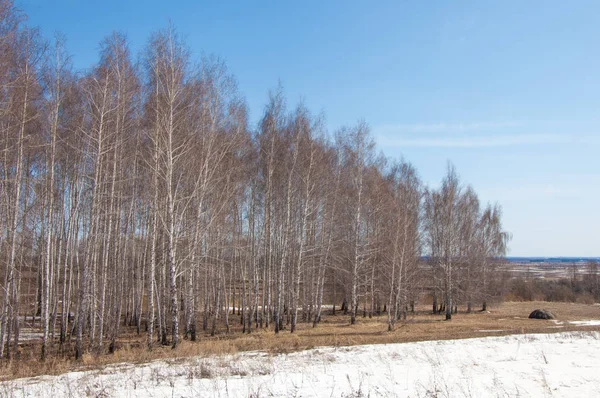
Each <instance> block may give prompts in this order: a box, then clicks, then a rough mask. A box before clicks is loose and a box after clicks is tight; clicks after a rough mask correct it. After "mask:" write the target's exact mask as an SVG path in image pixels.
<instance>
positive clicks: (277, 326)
mask: <svg viewBox="0 0 600 398" xmlns="http://www.w3.org/2000/svg"><path fill="white" fill-rule="evenodd" d="M24 21H25V15H24V14H22V13H21V12H18V11H17V10H16V9H15V8H14V6H13V4H12V2H11V1H9V0H0V48H1V51H0V131H1V132H0V151H1V156H0V175H1V181H0V195H1V199H0V225H1V229H0V284H1V286H0V287H1V289H0V296H1V297H0V306H1V307H0V310H1V314H0V357H3V358H9V357H10V356H11V354H14V353H16V352H17V351H18V350H17V347H18V344H19V339H20V337H19V336H20V335H19V333H20V329H21V327H22V326H23V316H30V317H34V316H35V317H36V318H35V319H39V327H40V330H41V331H42V336H43V337H42V344H41V357H42V359H43V358H45V357H47V355H48V353H49V349H50V348H51V347H60V348H62V347H63V346H65V347H70V346H71V344H72V343H73V342H74V346H75V349H74V353H75V356H76V357H77V358H81V356H82V354H83V353H85V352H86V351H89V350H91V351H95V352H103V351H105V350H109V351H113V350H114V349H115V344H116V342H117V339H118V338H119V336H120V335H122V334H123V333H124V331H125V330H126V329H127V330H130V328H132V327H133V328H134V329H135V330H137V333H145V334H146V335H147V345H148V347H149V348H152V346H153V345H154V344H157V343H161V344H170V345H172V346H173V347H176V346H177V344H178V342H179V341H180V339H181V338H189V339H191V340H195V339H196V338H197V328H202V330H204V331H206V332H207V333H212V334H214V333H216V332H217V328H218V327H222V328H224V329H225V330H226V331H229V328H230V325H231V322H232V321H233V320H232V318H231V316H232V315H233V314H235V313H236V312H237V316H236V318H235V321H236V322H241V326H242V330H243V332H247V333H250V332H251V331H252V330H254V329H256V328H273V330H274V331H275V332H276V333H277V332H279V331H281V330H282V329H283V328H289V330H290V331H291V332H294V331H295V330H296V328H297V325H298V323H299V322H311V323H312V324H313V325H314V326H317V325H318V323H319V321H320V320H321V317H322V315H323V311H324V309H323V308H324V307H323V306H324V304H332V303H333V304H334V307H333V311H334V312H335V311H336V307H335V305H336V304H340V303H342V308H341V310H343V311H344V312H345V313H347V314H348V317H349V321H350V323H352V324H354V323H355V322H357V317H358V314H359V313H360V308H361V306H362V310H363V315H364V316H367V315H368V316H372V315H373V314H376V313H377V314H378V313H383V312H385V313H386V314H387V319H388V324H389V329H390V330H391V329H393V328H394V325H395V324H396V322H397V321H398V320H399V319H402V317H403V316H404V317H405V316H406V312H407V311H408V310H409V307H410V306H411V304H412V305H414V300H415V299H416V297H417V295H418V294H419V292H423V291H428V292H431V294H432V296H433V298H434V304H433V310H434V311H435V312H439V311H444V312H445V314H446V318H447V319H450V318H451V316H452V312H453V309H454V310H456V306H457V305H459V304H461V305H466V306H467V307H468V310H469V311H471V310H472V307H473V305H474V303H475V302H478V303H480V304H482V305H483V308H484V309H485V305H486V304H485V303H486V301H487V300H488V298H489V295H490V294H491V288H490V286H491V284H492V283H493V279H494V275H495V270H496V265H497V260H498V259H499V258H501V257H503V256H504V254H505V252H506V243H507V240H508V234H507V233H506V232H504V231H503V229H502V224H501V211H500V208H499V207H498V206H494V205H485V206H482V205H481V204H480V202H479V199H478V197H477V194H476V193H475V191H474V190H473V189H472V188H470V187H468V186H464V185H463V184H462V183H461V182H460V180H459V177H458V174H457V173H456V171H455V170H454V168H453V166H451V165H449V167H448V172H447V175H446V177H445V178H444V179H443V182H442V185H441V187H440V188H439V189H436V190H433V189H428V188H425V187H424V186H423V184H422V183H421V181H420V180H419V177H418V174H417V172H416V170H415V169H414V168H413V167H412V166H411V165H410V164H409V163H407V162H405V161H402V160H401V161H396V160H391V159H388V158H385V157H384V156H382V155H378V154H376V152H375V148H374V142H373V139H372V137H371V136H370V135H369V127H368V126H367V124H365V123H364V122H360V123H358V124H356V125H355V126H352V127H345V128H341V129H340V130H338V131H337V132H335V133H333V134H329V133H328V132H327V131H326V130H325V127H324V123H323V119H322V117H320V116H315V115H313V114H311V113H310V111H309V110H308V109H306V107H305V106H304V105H302V104H300V105H298V106H296V107H294V108H291V109H290V108H289V107H288V106H287V104H286V100H285V97H284V95H283V93H282V90H281V88H278V89H277V90H275V91H273V92H272V93H271V94H270V96H269V98H268V102H267V105H266V107H265V109H264V114H263V116H262V119H261V120H260V122H259V124H258V126H257V127H256V128H251V127H250V126H249V123H248V116H247V109H246V105H245V103H244V100H243V98H242V97H241V95H240V93H239V92H238V91H237V89H236V83H235V79H234V78H233V77H232V76H231V74H230V73H229V72H228V71H227V69H226V67H225V65H224V63H223V62H222V61H221V60H219V59H218V58H214V57H207V58H203V59H202V61H201V62H199V63H195V62H193V61H192V59H191V54H190V51H189V50H188V48H187V47H186V46H185V43H184V42H183V41H182V40H181V39H180V38H179V37H178V35H177V34H176V33H175V32H174V30H173V29H172V28H168V29H166V30H163V31H159V32H157V33H155V34H154V35H152V36H151V38H150V39H149V41H148V44H147V47H146V49H145V50H144V51H143V53H142V54H141V57H140V61H139V62H138V63H134V62H133V61H132V56H131V54H130V51H129V48H128V44H127V40H126V38H125V37H124V36H123V35H121V34H118V33H114V34H112V35H110V36H108V37H107V38H106V39H104V40H103V41H102V43H101V44H100V59H99V62H98V63H97V64H96V65H95V66H94V67H93V68H91V69H90V70H88V71H85V72H75V71H74V70H73V68H72V66H71V64H70V62H69V55H68V53H67V52H66V50H65V44H64V43H65V42H64V39H63V38H62V37H60V36H57V37H55V38H54V40H52V41H51V42H47V41H46V40H44V39H43V38H42V37H41V36H40V34H39V32H38V30H37V29H34V28H30V27H28V26H27V25H26V24H25V23H24ZM422 256H427V257H426V258H427V261H426V262H425V264H424V263H423V261H421V259H422ZM382 307H383V309H382Z"/></svg>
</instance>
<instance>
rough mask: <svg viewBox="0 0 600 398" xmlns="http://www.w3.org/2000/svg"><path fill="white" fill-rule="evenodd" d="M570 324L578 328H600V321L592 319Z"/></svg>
mask: <svg viewBox="0 0 600 398" xmlns="http://www.w3.org/2000/svg"><path fill="white" fill-rule="evenodd" d="M569 323H570V324H571V325H577V326H600V319H590V320H589V321H570V322H569Z"/></svg>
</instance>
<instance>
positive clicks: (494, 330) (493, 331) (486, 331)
mask: <svg viewBox="0 0 600 398" xmlns="http://www.w3.org/2000/svg"><path fill="white" fill-rule="evenodd" d="M476 332H482V333H496V332H506V329H479V330H476Z"/></svg>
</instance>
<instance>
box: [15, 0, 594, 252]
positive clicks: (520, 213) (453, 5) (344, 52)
mask: <svg viewBox="0 0 600 398" xmlns="http://www.w3.org/2000/svg"><path fill="white" fill-rule="evenodd" d="M217 3H219V4H217ZM251 3H252V4H251ZM17 5H18V6H19V7H20V8H21V9H23V11H25V12H26V13H27V14H28V15H29V23H30V24H31V25H34V26H40V27H41V29H42V32H43V34H44V35H45V36H46V37H50V36H51V35H52V33H53V32H54V31H60V32H62V33H64V34H65V35H66V37H67V48H68V50H69V51H70V52H71V53H72V54H73V63H74V65H75V66H76V67H77V68H78V69H85V68H87V67H89V66H90V65H92V64H93V63H95V62H96V61H97V52H98V48H99V42H100V40H101V39H102V38H103V37H104V36H106V35H108V34H109V33H111V31H113V30H119V31H122V32H124V33H126V34H127V36H128V38H129V40H130V43H131V47H132V50H133V51H134V52H137V51H139V50H140V49H142V48H143V47H144V45H145V43H146V40H147V39H148V37H149V34H150V33H151V32H153V31H155V30H157V29H160V28H164V27H165V26H167V24H168V21H169V20H171V22H172V23H173V24H174V26H175V27H176V28H177V30H178V31H179V32H180V33H181V34H182V35H183V36H184V37H185V38H186V41H187V43H188V45H189V47H190V49H191V50H192V52H193V54H195V55H196V56H197V57H198V58H199V57H200V56H201V54H203V53H204V54H215V55H219V56H221V57H222V58H223V59H225V60H226V62H227V65H228V67H229V69H230V71H231V72H232V73H233V74H234V75H235V76H236V77H237V79H238V85H239V89H240V91H241V92H242V93H243V94H244V95H245V97H246V100H247V103H248V105H249V107H250V111H251V120H253V121H256V120H258V118H259V117H260V114H261V112H262V109H263V106H264V104H265V102H266V99H267V92H268V90H269V89H270V88H274V87H276V85H277V82H278V80H279V79H280V80H281V82H282V84H283V86H284V88H285V92H286V94H287V96H288V98H289V101H290V103H291V105H293V104H295V103H296V102H298V101H300V100H304V101H305V103H306V104H307V105H308V106H309V108H310V109H312V110H313V112H315V113H318V112H320V111H324V112H325V114H326V117H327V125H328V126H329V128H330V130H334V129H335V128H337V127H339V126H341V125H344V124H353V123H355V122H356V121H357V120H358V119H365V120H366V121H367V122H368V123H369V124H370V125H371V127H372V131H373V135H374V137H375V138H376V140H377V143H378V146H379V149H380V150H382V151H383V152H384V153H385V154H386V155H388V156H390V157H400V156H404V158H405V159H406V160H408V161H410V162H412V163H413V164H414V165H415V166H416V167H417V169H418V170H419V173H420V175H421V177H422V179H423V180H424V181H425V182H426V183H427V184H429V185H430V186H437V184H438V183H439V181H440V180H441V179H442V177H443V175H444V172H445V168H446V162H447V160H451V161H452V162H453V163H454V164H455V165H456V167H457V170H458V172H459V174H460V175H461V177H462V179H463V181H465V182H468V183H470V184H471V185H472V186H473V187H474V188H475V189H476V190H477V192H478V193H479V194H480V197H481V199H482V200H483V201H484V202H486V201H492V202H493V201H497V202H498V203H500V204H501V205H502V207H503V209H504V226H505V228H506V229H507V230H509V231H510V232H512V234H513V240H512V242H511V245H510V247H511V251H510V253H509V254H510V255H513V256H600V211H599V205H600V156H598V151H599V149H600V46H599V44H600V3H598V2H596V1H577V2H565V1H544V2H534V1H529V2H525V1H483V0H481V1H450V0H449V1H435V2H427V1H410V2H409V1H377V2H367V1H333V0H328V1H303V2H299V1H296V2H287V1H272V2H248V1H224V2H214V3H209V2H202V1H171V2H169V1H155V0H151V1H127V0H121V1H112V0H109V1H102V2H100V1H99V2H91V1H78V0H62V1H42V0H21V1H18V0H17Z"/></svg>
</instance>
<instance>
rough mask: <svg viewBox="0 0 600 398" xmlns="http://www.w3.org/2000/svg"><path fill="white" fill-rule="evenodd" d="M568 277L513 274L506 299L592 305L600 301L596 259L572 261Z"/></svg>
mask: <svg viewBox="0 0 600 398" xmlns="http://www.w3.org/2000/svg"><path fill="white" fill-rule="evenodd" d="M568 271H569V272H568V273H569V276H568V277H564V276H563V277H561V278H539V277H537V278H535V277H532V276H529V275H527V274H526V275H525V276H523V275H520V276H518V277H514V278H512V279H511V280H510V282H509V283H507V284H506V298H507V299H510V300H516V301H520V300H523V301H534V300H538V301H560V302H573V303H574V302H578V303H583V304H593V303H597V302H600V269H599V267H598V262H597V261H588V262H587V263H586V264H585V265H583V264H577V263H573V264H571V265H570V266H569V269H568Z"/></svg>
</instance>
